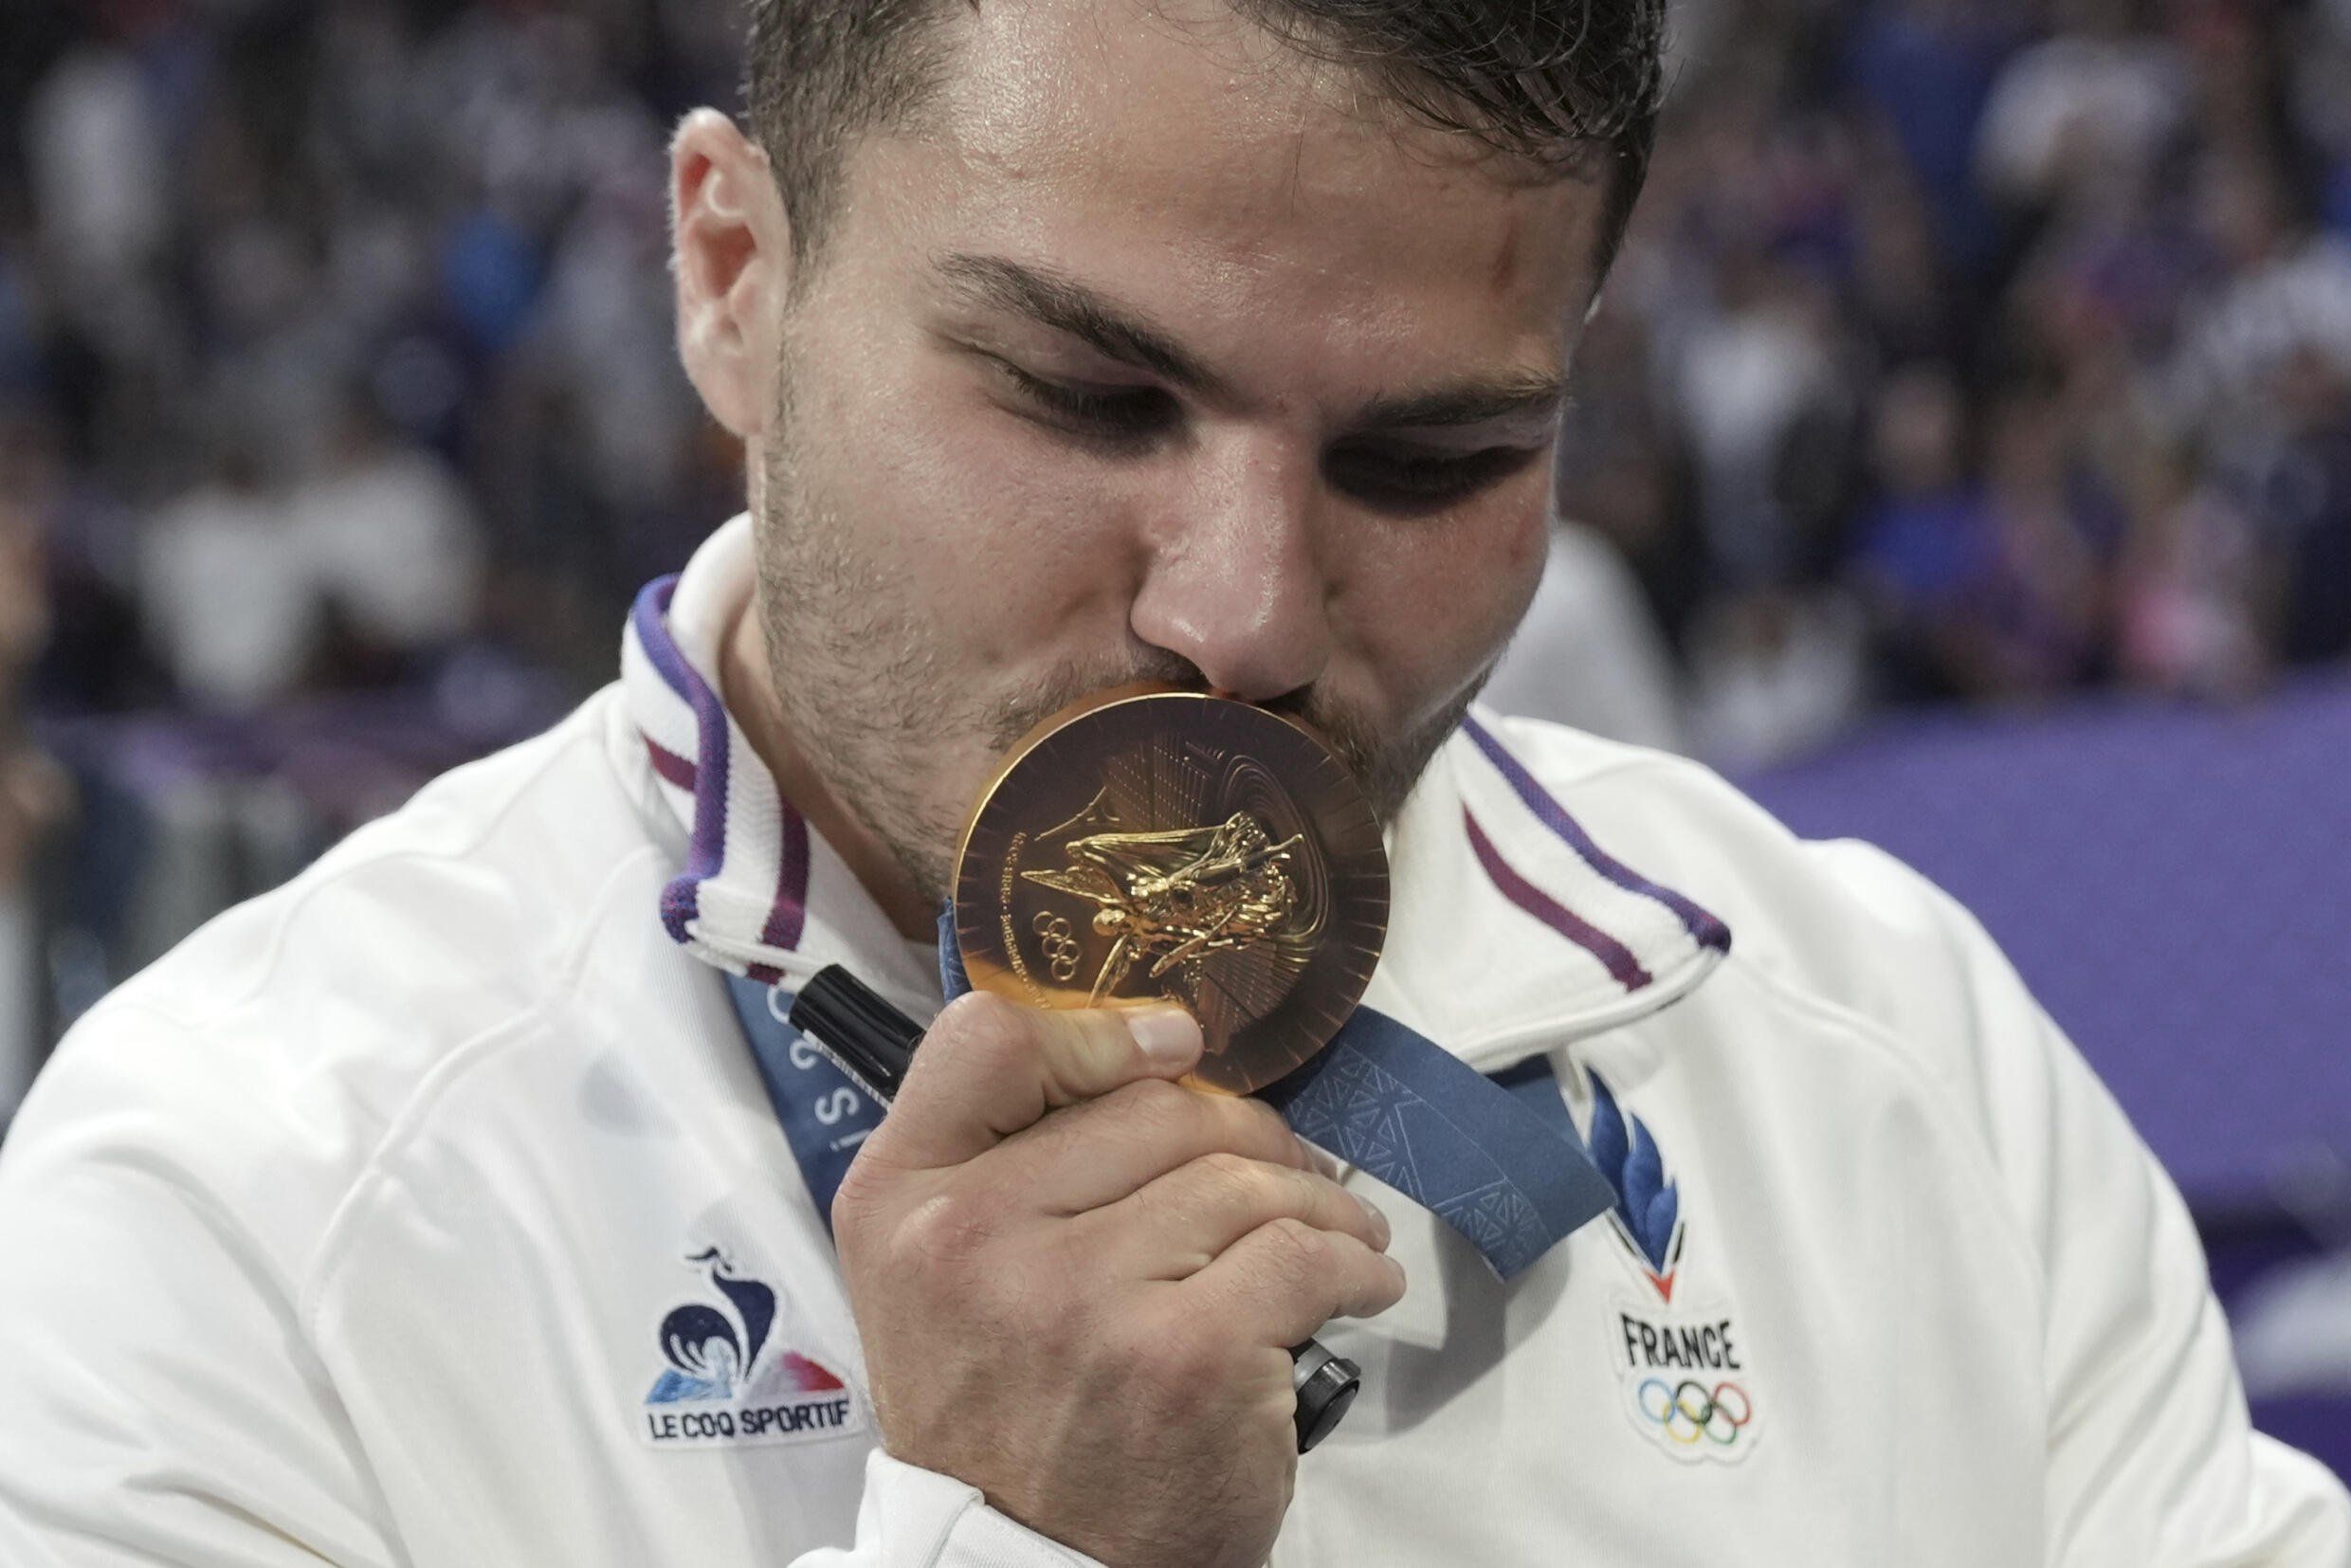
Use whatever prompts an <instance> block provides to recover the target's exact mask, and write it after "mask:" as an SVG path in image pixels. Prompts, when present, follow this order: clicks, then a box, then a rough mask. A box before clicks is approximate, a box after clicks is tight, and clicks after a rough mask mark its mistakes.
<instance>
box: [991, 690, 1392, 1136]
mask: <svg viewBox="0 0 2351 1568" xmlns="http://www.w3.org/2000/svg"><path fill="white" fill-rule="evenodd" d="M1016 824H1017V826H1016ZM956 883H957V889H956V924H957V940H958V944H959V946H960V947H961V949H962V955H963V959H964V964H965V967H966V969H967V970H968V971H969V973H970V975H971V977H972V981H973V983H974V984H975V985H979V986H984V987H988V988H989V989H993V990H997V991H1001V992H1002V993H1004V994H1007V995H1010V996H1012V997H1015V998H1016V999H1018V1000H1022V1001H1026V1002H1030V1003H1031V1004H1033V1005H1036V1006H1042V1007H1102V1006H1114V1005H1117V1004H1118V1003H1120V1002H1122V1001H1127V1002H1131V1001H1140V1000H1147V999H1152V998H1164V999H1167V1000H1172V1001H1176V1002H1180V1003H1182V1004H1183V1006H1184V1007H1186V1008H1187V1009H1189V1010H1190V1011H1191V1012H1192V1013H1193V1015H1194V1017H1196V1018H1197V1019H1199V1021H1200V1025H1201V1030H1202V1033H1203V1034H1204V1035H1205V1037H1206V1039H1207V1042H1208V1047H1207V1054H1206V1055H1205V1056H1204V1058H1203V1060H1202V1063H1201V1066H1200V1067H1199V1068H1198V1069H1197V1070H1196V1072H1195V1073H1194V1078H1195V1080H1196V1081H1198V1082H1199V1083H1201V1084H1203V1085H1207V1086H1212V1087H1216V1088H1222V1089H1227V1090H1229V1091H1231V1092H1236V1093H1245V1092H1247V1091H1248V1090H1250V1089H1254V1088H1260V1087H1263V1086H1264V1085H1267V1084H1268V1083H1271V1082H1273V1080H1274V1079H1276V1078H1279V1077H1281V1076H1282V1075H1283V1074H1284V1073H1286V1072H1287V1071H1289V1070H1290V1069H1291V1068H1292V1067H1296V1066H1297V1065H1299V1064H1300V1063H1302V1062H1303V1061H1304V1060H1305V1059H1306V1058H1307V1057H1309V1056H1311V1055H1312V1054H1314V1052H1315V1051H1316V1050H1319V1049H1320V1048H1321V1047H1322V1045H1323V1044H1324V1043H1325V1042H1326V1041H1327V1040H1328V1039H1329V1038H1330V1035H1331V1034H1332V1033H1333V1032H1334V1031H1336V1030H1337V1029H1338V1027H1339V1025H1340V1023H1342V1022H1344V1021H1345V1019H1346V1016H1347V1014H1348V1013H1349V1012H1353V1011H1354V1007H1355V1004H1356V1002H1357V1001H1358V999H1359V998H1360V997H1361V994H1362V989H1363V985H1364V983H1365V982H1366V981H1367V980H1368V979H1369V978H1370V975H1371V970H1372V966H1373V964H1374V963H1375V962H1376V959H1377V956H1378V949H1379V942H1380V939H1381V938H1382V936H1383V935H1384V932H1385V928H1386V923H1387V859H1386V854H1385V852H1384V850H1383V848H1382V847H1381V845H1380V842H1379V830H1378V825H1377V823H1376V821H1375V820H1374V818H1373V816H1372V813H1371V811H1370V808H1369V806H1368V805H1367V804H1366V803H1365V802H1364V800H1363V798H1362V795H1361V793H1360V792H1359V791H1358V789H1357V788H1356V785H1355V780H1354V778H1353V776H1352V775H1350V774H1348V772H1347V770H1346V769H1345V768H1344V766H1343V765H1341V764H1340V762H1339V760H1338V759H1337V757H1334V756H1333V755H1332V754H1331V752H1330V750H1329V748H1328V747H1326V746H1325V745H1323V744H1322V742H1321V740H1320V739H1319V738H1317V737H1315V736H1314V735H1313V734H1312V733H1311V732H1310V731H1308V730H1306V729H1305V728H1303V726H1301V725H1298V724H1295V723H1293V722H1291V721H1290V720H1286V719H1284V718H1281V717H1280V716H1278V715H1274V714H1270V713H1267V712H1265V711H1264V710H1262V709H1259V708H1253V707H1250V706H1248V705H1247V704H1245V703H1240V702H1229V701H1226V700H1224V699H1220V698H1212V697H1204V696H1200V695H1198V694H1196V693H1188V692H1176V691H1164V690H1156V689H1149V688H1128V689H1125V690H1122V691H1120V692H1114V693H1107V694H1104V695H1103V696H1102V697H1098V698H1094V699H1090V700H1088V701H1087V702H1084V703H1081V704H1079V705H1078V706H1077V707H1076V708H1074V709H1072V710H1070V711H1069V712H1067V713H1065V714H1063V715H1060V716H1057V717H1056V718H1055V719H1054V720H1048V722H1047V723H1046V724H1044V725H1042V726H1040V727H1039V729H1038V730H1037V731H1036V732H1035V733H1034V734H1032V735H1030V737H1029V738H1027V739H1026V740H1024V741H1023V742H1022V743H1021V744H1020V745H1019V746H1017V747H1015V748H1014V750H1013V752H1012V754H1011V757H1008V758H1007V760H1006V761H1005V763H1004V764H1003V766H1002V767H1001V769H1000V770H999V771H998V774H997V776H996V778H995V780H994V781H993V783H992V784H991V786H990V787H989V788H988V789H987V790H986V791H984V792H983V793H982V794H981V797H980V801H979V803H978V804H977V806H975V809H974V811H973V814H972V817H971V820H970V822H969V823H968V824H967V825H966V828H965V831H964V838H963V846H962V851H961V854H960V856H959V858H958V861H957V879H956Z"/></svg>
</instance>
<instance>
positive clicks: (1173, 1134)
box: [1117, 1078, 1199, 1145]
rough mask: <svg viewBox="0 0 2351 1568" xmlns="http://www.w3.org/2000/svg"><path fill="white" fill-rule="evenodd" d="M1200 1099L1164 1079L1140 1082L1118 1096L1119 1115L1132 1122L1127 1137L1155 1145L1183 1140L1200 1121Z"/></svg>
mask: <svg viewBox="0 0 2351 1568" xmlns="http://www.w3.org/2000/svg"><path fill="white" fill-rule="evenodd" d="M1198 1098H1199V1097H1198V1096H1197V1095H1195V1094H1194V1093H1193V1092H1192V1091H1191V1090H1190V1089H1187V1088H1183V1087H1181V1086H1179V1085H1175V1084H1171V1083H1169V1082H1167V1080H1165V1079H1163V1078H1142V1079H1138V1080H1137V1081H1135V1082H1134V1083H1132V1084H1129V1085H1125V1086H1124V1087H1123V1088H1121V1089H1120V1090H1119V1091H1118V1093H1117V1099H1118V1102H1119V1114H1120V1116H1121V1118H1122V1119H1124V1120H1125V1121H1127V1122H1128V1123H1129V1125H1128V1126H1127V1127H1126V1128H1125V1129H1124V1131H1125V1135H1126V1136H1127V1137H1129V1138H1133V1139H1139V1140H1143V1141H1146V1142H1149V1143H1152V1144H1155V1145H1164V1144H1167V1143H1170V1142H1173V1141H1175V1140H1177V1139H1180V1138H1183V1137H1184V1136H1186V1134H1187V1133H1188V1132H1189V1131H1190V1130H1191V1128H1192V1127H1193V1126H1194V1125H1195V1124H1196V1122H1197V1120H1198V1117H1199V1108H1198V1107H1197V1106H1196V1105H1194V1103H1193V1102H1194V1101H1195V1100H1197V1099H1198Z"/></svg>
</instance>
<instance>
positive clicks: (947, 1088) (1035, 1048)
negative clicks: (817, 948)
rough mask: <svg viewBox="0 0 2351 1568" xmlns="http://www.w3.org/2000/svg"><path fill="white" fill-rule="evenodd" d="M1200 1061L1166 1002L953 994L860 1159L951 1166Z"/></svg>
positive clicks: (1188, 1030) (1191, 1029)
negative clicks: (1077, 1005) (1051, 1001)
mask: <svg viewBox="0 0 2351 1568" xmlns="http://www.w3.org/2000/svg"><path fill="white" fill-rule="evenodd" d="M1199 1057H1200V1026H1199V1025H1198V1024H1197V1023H1195V1022H1194V1021H1193V1017H1192V1014H1190V1013H1189V1012H1185V1011H1184V1010H1183V1009H1182V1008H1180V1007H1175V1006H1173V1005H1166V1006H1155V1007H1147V1008H1121V1009H1115V1010H1113V1009H1103V1008H1097V1009H1089V1010H1085V1011H1079V1012H1056V1011H1051V1010H1045V1009H1038V1008H1031V1007H1023V1006H1021V1005H1020V1004H1019V1003H1017V1002H1012V1001H1008V1000H1006V999H1005V998H1004V997H1001V996H997V995H993V994H990V993H988V992H983V991H975V992H973V993H971V994H969V995H966V996H962V997H958V998H957V1000H956V1001H954V1002H952V1003H950V1004H949V1005H948V1006H947V1008H946V1009H945V1011H943V1012H940V1013H939V1019H938V1021H937V1022H936V1023H934V1024H932V1025H931V1027H930V1029H929V1030H927V1031H925V1032H924V1034H923V1036H922V1044H921V1047H920V1049H918V1050H917V1051H916V1052H915V1053H914V1065H913V1066H912V1067H909V1068H908V1069H907V1072H906V1082H905V1085H904V1086H903V1087H902V1088H901V1089H900V1090H899V1093H898V1098H897V1099H896V1100H895V1101H893V1102H892V1103H891V1105H890V1112H889V1115H887V1116H885V1117H884V1118H883V1119H882V1125H881V1126H880V1127H878V1128H876V1129H875V1130H874V1134H873V1136H872V1137H871V1138H869V1139H867V1140H866V1148H865V1150H864V1151H863V1153H864V1154H866V1155H867V1156H870V1157H871V1158H874V1159H876V1160H881V1161H886V1162H888V1163H891V1164H896V1165H901V1166H904V1167H908V1168H912V1169H920V1170H936V1169H939V1168H941V1167H945V1166H950V1165H960V1164H963V1163H964V1162H965V1161H967V1160H969V1159H972V1158H975V1156H977V1155H980V1154H982V1153H984V1152H986V1151H987V1150H989V1149H992V1148H993V1147H995V1146H996V1144H998V1143H1000V1142H1002V1141H1003V1140H1005V1139H1007V1138H1009V1137H1011V1135H1012V1134H1014V1133H1016V1132H1019V1131H1020V1130H1021V1129H1022V1128H1024V1127H1028V1126H1030V1125H1031V1124H1033V1123H1034V1122H1035V1121H1037V1119H1038V1118H1040V1117H1042V1116H1044V1115H1045V1113H1046V1112H1048V1111H1049V1110H1051V1109H1053V1108H1054V1107H1055V1106H1059V1105H1069V1104H1074V1103H1077V1102H1079V1101H1083V1100H1090V1099H1093V1098H1095V1097H1097V1096H1099V1095H1103V1094H1107V1093H1109V1092H1110V1091H1111V1090H1113V1089H1116V1088H1120V1087H1121V1086H1123V1085H1127V1084H1132V1083H1136V1082H1138V1081H1139V1080H1142V1079H1147V1078H1178V1077H1181V1076H1182V1075H1183V1074H1184V1073H1186V1072H1188V1071H1190V1070H1191V1069H1192V1065H1193V1064H1194V1062H1196V1061H1198V1060H1199Z"/></svg>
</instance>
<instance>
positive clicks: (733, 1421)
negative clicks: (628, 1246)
mask: <svg viewBox="0 0 2351 1568" xmlns="http://www.w3.org/2000/svg"><path fill="white" fill-rule="evenodd" d="M685 1261H686V1262H687V1263H689V1264H693V1265H696V1266H699V1267H702V1268H703V1269H704V1270H705V1271H706V1274H707V1277H708V1282H709V1285H710V1289H711V1295H710V1296H708V1297H707V1298H704V1299H702V1300H698V1301H690V1302H685V1303H683V1304H680V1305H678V1306H675V1307H673V1308H671V1309H670V1310H669V1312H668V1313H667V1314H666V1315H665V1316H664V1317H663V1319H662V1321H661V1327H660V1330H659V1340H660V1343H661V1354H662V1358H663V1359H664V1360H665V1361H666V1362H667V1363H668V1364H667V1365H666V1366H665V1368H664V1369H663V1370H662V1372H661V1373H660V1374H659V1376H657V1377H655V1378H654V1379H653V1386H652V1388H651V1389H650V1390H648V1391H647V1394H646V1395H645V1435H646V1441H647V1442H649V1443H651V1444H653V1445H655V1446H656V1447H660V1448H672V1447H680V1448H683V1447H702V1446H707V1445H710V1444H747V1443H805V1442H811V1441H813V1440H816V1439H820V1438H827V1437H839V1436H843V1435H846V1434H847V1433H849V1432H856V1431H864V1430H865V1418H864V1416H863V1415H862V1413H860V1412H859V1409H858V1405H857V1400H856V1397H855V1395H852V1394H850V1392H849V1391H848V1389H847V1387H845V1386H844V1385H843V1383H842V1381H841V1379H840V1378H839V1377H836V1376H835V1375H834V1374H833V1373H832V1372H831V1371H830V1370H829V1369H828V1368H826V1367H825V1366H823V1365H821V1364H819V1363H818V1362H817V1361H815V1360H813V1359H811V1358H809V1357H807V1356H803V1355H801V1354H800V1353H799V1352H798V1351H796V1350H791V1349H787V1348H786V1347H785V1346H784V1345H783V1344H782V1343H781V1342H779V1341H778V1340H776V1338H775V1334H774V1333H773V1332H772V1331H773V1330H774V1328H775V1291H774V1290H772V1289H770V1288H769V1287H768V1286H767V1285H763V1284H761V1283H760V1282H759V1281H757V1280H755V1279H751V1278H748V1277H747V1276H744V1275H742V1274H739V1273H738V1272H737V1271H736V1270H735V1268H734V1267H733V1265H732V1264H730V1263H729V1262H728V1260H727V1258H726V1256H725V1254H723V1253H722V1252H720V1250H719V1249H717V1248H715V1247H714V1248H708V1249H704V1250H702V1251H701V1252H697V1253H695V1254H693V1255H692V1256H690V1257H688V1258H687V1259H686V1260H685Z"/></svg>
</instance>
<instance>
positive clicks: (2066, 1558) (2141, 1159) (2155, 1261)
mask: <svg viewBox="0 0 2351 1568" xmlns="http://www.w3.org/2000/svg"><path fill="white" fill-rule="evenodd" d="M2035 1022H2036V1024H2037V1026H2038V1029H2039V1030H2040V1032H2041V1039H2042V1041H2043V1044H2044V1048H2045V1051H2046V1055H2047V1058H2048V1062H2049V1079H2050V1082H2049V1088H2050V1106H2049V1112H2048V1122H2047V1126H2046V1128H2045V1132H2046V1136H2047V1137H2048V1140H2049V1143H2048V1160H2049V1186H2048V1194H2049V1195H2048V1201H2047V1212H2046V1213H2045V1214H2044V1215H2043V1216H2042V1236H2041V1240H2042V1244H2043V1251H2042V1259H2043V1267H2044V1268H2045V1270H2046V1274H2047V1278H2048V1280H2049V1293H2048V1296H2047V1306H2046V1319H2045V1323H2046V1333H2047V1340H2046V1354H2047V1356H2048V1368H2049V1379H2050V1462H2049V1491H2048V1524H2049V1560H2050V1562H2051V1563H2054V1564H2064V1565H2066V1568H2076V1565H2079V1568H2089V1565H2091V1564H2102V1565H2103V1564H2108V1563H2112V1564H2117V1565H2121V1564H2131V1565H2133V1568H2140V1565H2143V1568H2221V1565H2223V1564H2229V1565H2244V1568H2252V1565H2254V1564H2262V1565H2274V1568H2351V1500H2347V1499H2346V1498H2345V1497H2344V1494H2343V1489H2342V1484H2341V1483H2340V1482H2338V1481H2337V1480H2336V1479H2335V1478H2334V1477H2333V1476H2332V1475H2330V1474H2329V1473H2328V1472H2327V1471H2326V1469H2325V1468H2324V1467H2323V1466H2321V1465H2320V1464H2319V1463H2318V1462H2317V1461H2315V1460H2313V1459H2310V1458H2308V1457H2306V1456H2305V1455H2303V1454H2300V1453H2297V1452H2295V1451H2294V1450H2293V1449H2288V1448H2287V1447H2285V1446H2284V1445H2283V1444H2280V1443H2277V1442H2275V1441H2273V1440H2271V1439H2270V1438H2269V1437H2267V1436H2264V1435H2263V1434H2261V1433H2259V1432H2256V1431H2253V1430H2252V1428H2251V1421H2250V1420H2249V1418H2248V1416H2247V1413H2246V1408H2245V1394H2244V1390H2243V1388H2242V1387H2241V1386H2240V1384H2239V1382H2238V1378H2237V1371H2236V1361H2235V1357H2234V1354H2233V1347H2232V1345H2231V1342H2230V1338H2229V1325H2228V1322H2227V1320H2226V1319H2225V1318H2224V1317H2223V1316H2222V1315H2221V1311H2220V1306H2219V1304H2218V1303H2217V1302H2215V1301H2214V1298H2213V1292H2212V1287H2211V1285H2210V1283H2209V1276H2208V1274H2207V1271H2206V1268H2205V1263H2204V1253H2203V1249H2202V1247H2201V1246H2200V1245H2199V1243H2198V1242H2197V1240H2196V1229H2195V1226H2194V1225H2193V1224H2192V1223H2191V1222H2190V1220H2189V1217H2188V1212H2187V1206H2186V1205H2185V1204H2184V1203H2183V1202H2182V1201H2181V1200H2180V1197H2179V1194H2178V1191H2177V1190H2176V1189H2174V1187H2173V1186H2172V1184H2171V1181H2170V1178H2169V1177H2167V1176H2165V1175H2164V1174H2163V1172H2162V1170H2161V1169H2160V1167H2159V1166H2158V1165H2157V1164H2156V1161H2155V1158H2154V1156H2153V1155H2151V1154H2150V1153H2149V1152H2148V1151H2147V1149H2146V1147H2145V1145H2144V1144H2142V1143H2141V1141H2140V1140H2139V1138H2138V1136H2137V1135H2136V1134H2135V1133H2134V1132H2133V1131H2132V1130H2131V1127H2130V1125H2129V1123H2128V1121H2126V1120H2125V1119H2124V1118H2123V1112H2122V1109H2121V1107H2119V1106H2118V1105H2116V1104H2115V1103H2114V1101H2113V1099H2112V1097H2111V1096H2109V1095H2108V1094H2107V1092H2106V1090H2105V1085H2102V1084H2100V1083H2099V1082H2098V1081H2097V1079H2096V1078H2095V1077H2094V1076H2093V1075H2092V1074H2091V1072H2090V1070H2089V1068H2088V1067H2087V1065H2086V1064H2084V1063H2083V1061H2082V1059H2081V1058H2080V1056H2078V1055H2077V1054H2076V1053H2075V1051H2074V1049H2073V1047H2072V1046H2071V1044H2070V1043H2069V1042H2068V1041H2067V1040H2066V1039H2065V1038H2064V1037H2063V1036H2062V1035H2061V1034H2060V1033H2059V1032H2058V1030H2057V1029H2056V1027H2055V1026H2054V1025H2053V1024H2051V1023H2050V1022H2049V1021H2048V1019H2047V1018H2046V1017H2042V1016H2040V1015H2039V1013H2038V1010H2037V1009H2035Z"/></svg>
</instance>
